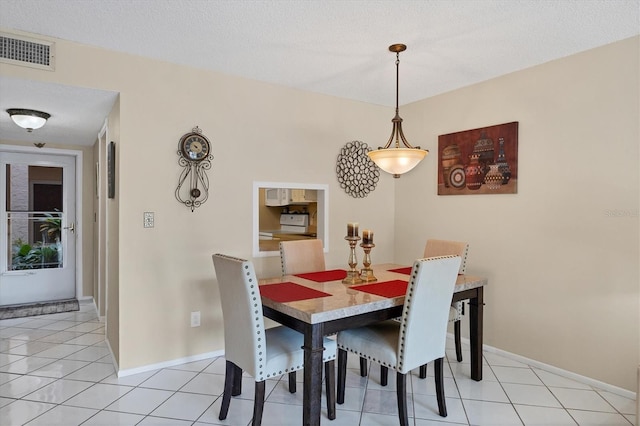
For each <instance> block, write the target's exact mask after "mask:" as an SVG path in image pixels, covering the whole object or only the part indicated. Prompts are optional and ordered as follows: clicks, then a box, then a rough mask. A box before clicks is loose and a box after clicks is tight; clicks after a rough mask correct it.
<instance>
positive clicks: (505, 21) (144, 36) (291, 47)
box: [0, 0, 640, 143]
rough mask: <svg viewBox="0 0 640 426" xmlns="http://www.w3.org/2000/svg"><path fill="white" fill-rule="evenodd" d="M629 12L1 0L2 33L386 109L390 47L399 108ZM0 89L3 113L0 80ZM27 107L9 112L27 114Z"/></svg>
mask: <svg viewBox="0 0 640 426" xmlns="http://www.w3.org/2000/svg"><path fill="white" fill-rule="evenodd" d="M639 15H640V0H607V1H599V0H592V1H582V0H578V1H566V0H565V1H563V0H556V1H545V0H543V1H538V0H526V1H524V0H507V1H495V0H483V1H480V0H465V1H463V0H445V1H426V0H425V1H406V0H404V1H403V0H398V1H384V0H380V1H375V0H370V1H357V0H351V1H314V0H308V1H297V0H296V1H282V0H280V1H279V0H271V1H261V0H255V1H242V0H216V1H210V0H130V1H125V0H81V1H80V0H0V28H2V29H3V30H5V31H6V30H12V29H15V30H21V31H27V32H30V33H35V34H42V35H46V36H52V37H57V38H61V39H66V40H72V41H76V42H80V43H84V44H88V45H95V46H100V47H104V48H107V49H112V50H117V51H122V52H127V53H131V54H135V55H140V56H147V57H151V58H157V59H161V60H165V61H169V62H175V63H181V64H185V65H189V66H194V67H198V68H205V69H211V70H215V71H219V72H222V73H226V74H232V75H238V76H243V77H247V78H251V79H255V80H261V81H266V82H270V83H275V84H279V85H284V86H288V87H294V88H298V89H301V90H307V91H312V92H318V93H324V94H328V95H332V96H337V97H341V98H348V99H354V100H358V101H362V102H368V103H374V104H379V105H386V106H392V105H393V104H394V103H395V65H394V62H395V56H394V54H392V53H390V52H389V51H388V50H387V49H388V46H389V45H390V44H393V43H404V44H406V45H407V46H408V49H407V51H406V52H404V53H402V54H401V55H400V104H406V103H410V102H413V101H416V100H419V99H424V98H427V97H429V96H433V95H436V94H439V93H443V92H447V91H450V90H454V89H457V88H460V87H464V86H468V85H471V84H474V83H477V82H480V81H484V80H487V79H490V78H493V77H497V76H500V75H504V74H507V73H511V72H514V71H517V70H521V69H524V68H528V67H531V66H534V65H537V64H541V63H544V62H548V61H551V60H554V59H558V58H561V57H564V56H568V55H571V54H574V53H577V52H580V51H584V50H588V49H591V48H594V47H597V46H601V45H604V44H608V43H611V42H614V41H618V40H621V39H624V38H627V37H631V36H634V35H637V34H638V33H639V32H640V22H639V19H640V18H639ZM25 86H28V83H25ZM58 89H59V88H58ZM0 90H1V92H0V107H2V108H3V109H6V108H5V103H6V102H5V100H6V99H3V98H5V96H7V94H6V93H5V90H6V84H3V83H2V82H1V81H0ZM38 90H40V92H39V93H41V94H42V93H43V92H42V90H44V89H43V88H42V87H38ZM25 91H28V89H27V88H25V87H22V88H21V92H19V93H17V95H16V96H19V95H20V93H25ZM78 92H80V93H78V95H79V96H85V97H87V96H90V95H91V94H93V95H96V96H98V98H100V100H99V101H96V102H95V107H96V108H98V106H99V105H102V106H104V105H103V104H104V101H105V98H106V99H109V98H110V97H111V98H113V96H114V94H111V93H102V92H97V91H90V90H89V91H86V90H78ZM13 95H14V93H12V94H11V96H13ZM34 96H38V95H37V94H36V95H34ZM42 96H46V90H45V91H44V95H42ZM27 100H29V99H28V98H27V99H25V100H23V102H21V100H20V99H17V100H14V99H10V101H11V107H33V108H35V107H34V106H32V105H26V104H25V103H26V101H27ZM58 100H59V101H61V100H62V99H60V97H58ZM54 101H55V100H52V102H53V103H55V102H54ZM7 102H8V100H7ZM48 108H49V109H48V110H47V111H48V112H51V113H52V115H56V114H57V110H56V106H55V105H51V106H48ZM82 113H83V111H82V110H81V111H78V112H77V114H78V115H80V114H82ZM4 116H6V114H2V115H1V117H0V132H2V135H0V136H3V137H4V135H5V133H4V132H5V129H4V128H3V127H2V122H3V120H5V119H6V117H4ZM100 124H101V123H100ZM47 126H48V125H47ZM47 126H45V127H44V128H43V129H40V131H41V132H43V133H44V129H46V127H47ZM98 127H99V126H98ZM34 133H35V132H34ZM68 134H69V133H67V135H68ZM67 137H68V136H67ZM92 142H93V141H91V142H90V143H92Z"/></svg>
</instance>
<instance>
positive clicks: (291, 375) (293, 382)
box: [289, 371, 296, 393]
mask: <svg viewBox="0 0 640 426" xmlns="http://www.w3.org/2000/svg"><path fill="white" fill-rule="evenodd" d="M289 392H290V393H296V372H295V371H292V372H291V373H289Z"/></svg>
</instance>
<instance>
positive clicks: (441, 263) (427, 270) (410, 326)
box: [397, 256, 461, 374]
mask: <svg viewBox="0 0 640 426" xmlns="http://www.w3.org/2000/svg"><path fill="white" fill-rule="evenodd" d="M460 261H461V259H460V256H441V257H431V258H426V259H418V260H416V261H415V262H414V264H413V268H412V270H411V277H410V280H409V284H408V286H407V293H406V296H405V300H404V308H403V310H402V319H401V325H400V335H399V338H398V366H397V370H398V371H399V372H400V373H403V374H406V373H408V372H409V371H411V370H413V369H414V368H416V367H420V366H421V365H423V364H424V363H425V360H434V359H438V358H442V357H444V356H445V343H446V339H447V323H448V321H449V308H450V306H451V297H452V296H453V289H454V286H455V284H456V279H457V276H458V270H459V268H460Z"/></svg>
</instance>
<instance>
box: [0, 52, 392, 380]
mask: <svg viewBox="0 0 640 426" xmlns="http://www.w3.org/2000/svg"><path fill="white" fill-rule="evenodd" d="M56 43H57V45H56V53H57V58H56V71H55V72H44V71H38V70H33V69H30V68H23V67H15V66H11V65H5V64H2V65H0V73H1V74H2V75H6V76H11V77H17V78H25V79H34V80H42V81H51V82H55V83H60V84H67V85H77V86H84V87H91V88H96V89H104V90H112V91H117V92H120V103H119V108H120V111H119V112H120V113H119V117H120V121H119V124H118V131H119V133H118V134H117V135H110V136H109V138H110V139H111V140H114V141H115V142H116V143H117V150H116V152H117V156H118V166H117V176H118V184H117V189H116V199H115V200H110V201H109V203H111V204H110V206H109V207H107V210H108V211H109V214H111V212H112V211H117V217H118V219H117V221H116V223H115V226H112V227H111V228H110V231H109V232H110V233H111V232H112V231H114V230H115V229H116V226H117V238H118V241H119V244H118V246H116V248H115V249H116V250H117V252H116V258H117V259H118V262H117V263H115V264H112V265H111V266H110V267H109V271H112V269H111V268H113V271H116V277H117V282H116V283H114V281H113V279H116V278H110V279H109V293H108V300H109V307H108V311H107V336H108V338H109V342H110V345H111V347H112V349H114V352H115V355H116V358H117V360H118V364H119V366H120V368H122V369H131V368H136V367H144V366H146V365H149V364H154V363H159V362H164V361H171V360H174V359H180V358H183V357H186V356H192V355H198V354H202V353H207V352H211V351H216V350H221V349H223V338H222V316H221V310H220V307H219V301H218V291H217V288H216V285H217V284H216V281H215V279H214V273H213V266H212V262H211V254H213V253H215V252H227V253H230V254H234V255H238V256H244V257H248V258H249V257H251V252H252V229H251V228H252V188H253V186H252V185H253V182H254V181H274V182H295V183H317V184H327V185H329V203H330V215H329V218H328V221H329V224H330V235H329V240H330V242H329V252H328V253H327V264H328V265H330V266H345V265H346V261H347V258H348V245H347V244H346V243H345V241H344V239H343V237H344V235H345V232H346V229H345V228H346V223H347V222H350V221H354V220H357V221H359V222H360V223H361V224H362V225H363V226H367V227H371V228H373V229H377V230H380V231H379V232H378V233H377V234H376V238H377V239H378V244H379V245H378V247H376V251H377V252H376V253H375V255H374V256H375V259H376V261H380V262H382V261H390V260H393V256H394V253H393V250H394V247H393V232H394V230H393V219H394V208H393V204H392V203H389V202H388V201H389V200H392V199H393V197H394V195H393V193H394V182H393V179H392V178H391V177H390V176H383V178H382V179H381V181H380V182H379V184H378V188H377V190H376V191H375V192H374V193H373V194H372V195H370V196H369V197H368V198H366V199H364V200H362V199H354V198H352V197H350V196H348V195H346V194H345V193H344V192H343V191H342V190H341V189H340V187H339V185H338V183H337V179H336V176H335V161H336V157H337V155H338V153H339V151H340V148H341V147H342V146H343V145H344V144H345V143H347V142H349V141H352V140H356V139H357V140H363V141H368V143H369V144H370V145H372V146H377V145H379V144H380V141H381V140H382V138H385V139H386V137H385V136H380V135H386V134H387V133H388V127H389V125H390V120H391V114H390V110H389V109H388V108H382V107H378V106H372V105H366V104H362V103H359V102H352V101H346V100H342V99H338V98H333V97H328V96H321V95H316V94H312V93H306V92H302V91H297V90H292V89H285V88H281V87H277V86H273V85H268V84H264V83H259V82H255V81H250V80H245V79H241V78H236V77H230V76H224V75H220V74H215V73H211V72H205V71H202V70H197V69H192V68H187V67H182V66H177V65H172V64H168V63H163V62H159V61H152V60H148V59H143V58H137V57H133V56H129V55H123V54H118V53H114V52H109V51H105V50H101V49H96V48H91V47H88V46H81V45H77V44H74V43H69V42H64V41H60V40H56ZM110 119H111V117H110ZM196 125H198V126H199V127H200V128H201V129H202V130H203V131H204V133H205V135H207V136H208V138H209V139H210V140H211V142H212V153H213V155H214V157H215V158H214V160H213V166H212V169H211V170H210V171H209V173H208V174H209V179H210V183H211V187H210V195H209V200H208V201H207V202H206V203H205V204H204V205H203V206H202V207H200V208H198V209H197V210H196V211H195V212H193V213H192V212H191V211H190V210H189V209H188V208H186V207H185V206H183V205H182V204H180V203H178V201H176V199H175V197H174V191H175V187H176V185H177V181H178V176H179V174H180V170H181V169H180V167H179V166H178V163H177V160H178V156H177V154H176V152H177V144H178V140H179V138H180V137H181V136H182V135H183V134H184V133H187V132H189V131H191V129H192V128H193V127H194V126H196ZM90 158H92V156H91V157H90ZM90 169H91V171H92V173H93V165H91V166H90ZM89 200H91V201H90V203H91V204H90V207H89V210H90V211H92V209H93V207H92V203H93V200H92V199H91V198H89ZM112 209H113V210H112ZM145 211H153V212H155V227H154V228H153V229H144V228H143V227H142V215H143V212H145ZM110 220H111V219H110ZM110 223H111V222H110ZM385 242H386V244H385ZM109 252H110V253H112V251H111V249H110V250H109ZM90 261H91V262H92V259H91V260H90ZM254 261H255V263H256V269H257V271H258V273H259V274H260V275H271V276H273V275H278V274H279V273H280V265H279V259H278V258H277V257H271V258H259V259H254ZM92 276H93V274H92V275H91V276H90V277H89V279H91V280H92V279H93V278H92ZM112 292H113V293H112ZM114 299H115V300H114ZM114 303H115V305H114ZM191 311H201V312H202V326H201V327H199V328H191V327H190V324H189V319H190V312H191ZM114 328H115V330H114ZM116 330H117V331H116ZM118 334H119V335H118Z"/></svg>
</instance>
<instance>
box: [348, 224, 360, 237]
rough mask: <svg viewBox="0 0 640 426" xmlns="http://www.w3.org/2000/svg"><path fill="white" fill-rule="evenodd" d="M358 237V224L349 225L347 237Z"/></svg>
mask: <svg viewBox="0 0 640 426" xmlns="http://www.w3.org/2000/svg"><path fill="white" fill-rule="evenodd" d="M357 236H358V222H349V223H347V237H357Z"/></svg>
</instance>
